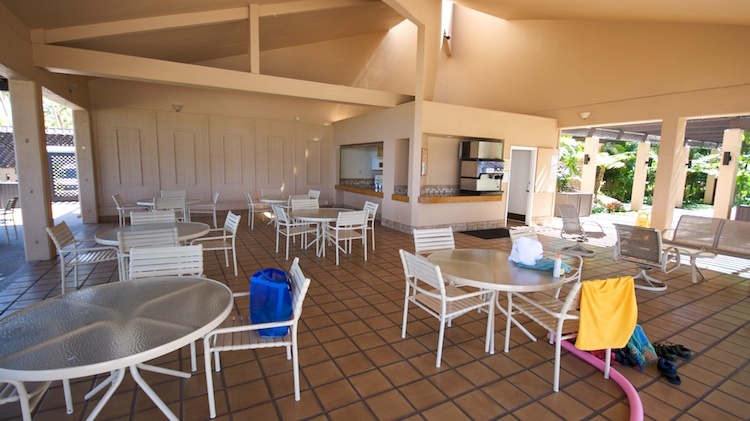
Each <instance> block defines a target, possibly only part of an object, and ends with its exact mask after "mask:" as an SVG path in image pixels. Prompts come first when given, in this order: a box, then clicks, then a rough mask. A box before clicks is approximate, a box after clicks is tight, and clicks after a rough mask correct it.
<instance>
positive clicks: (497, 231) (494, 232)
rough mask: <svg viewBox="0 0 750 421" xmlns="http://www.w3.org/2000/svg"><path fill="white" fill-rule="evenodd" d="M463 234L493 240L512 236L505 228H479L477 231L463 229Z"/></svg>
mask: <svg viewBox="0 0 750 421" xmlns="http://www.w3.org/2000/svg"><path fill="white" fill-rule="evenodd" d="M461 233H462V234H466V235H471V236H473V237H477V238H482V239H485V240H491V239H493V238H505V237H510V232H509V231H508V230H507V229H505V228H493V229H488V230H477V231H462V232H461Z"/></svg>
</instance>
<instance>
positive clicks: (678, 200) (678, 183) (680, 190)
mask: <svg viewBox="0 0 750 421" xmlns="http://www.w3.org/2000/svg"><path fill="white" fill-rule="evenodd" d="M678 159H679V161H678V163H681V164H682V165H678V166H677V170H678V171H677V179H676V180H675V184H674V188H675V189H676V191H675V193H676V196H675V199H674V207H676V208H681V207H682V204H683V202H684V199H685V184H686V183H687V164H688V162H690V148H688V147H687V146H683V147H682V148H681V151H680V157H679V158H678Z"/></svg>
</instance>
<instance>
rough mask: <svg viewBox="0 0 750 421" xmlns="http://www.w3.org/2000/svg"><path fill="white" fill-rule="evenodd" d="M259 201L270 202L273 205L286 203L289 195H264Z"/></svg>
mask: <svg viewBox="0 0 750 421" xmlns="http://www.w3.org/2000/svg"><path fill="white" fill-rule="evenodd" d="M258 200H259V201H261V202H263V203H270V204H272V205H286V204H287V202H288V201H289V196H287V195H280V196H263V197H261V198H260V199H258Z"/></svg>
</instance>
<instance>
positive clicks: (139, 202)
mask: <svg viewBox="0 0 750 421" xmlns="http://www.w3.org/2000/svg"><path fill="white" fill-rule="evenodd" d="M200 202H201V200H200V199H194V198H190V197H186V198H185V206H189V205H195V204H198V203H200ZM135 203H136V204H137V205H138V206H148V207H150V208H151V209H153V208H154V198H153V197H149V198H146V199H138V200H137V201H136V202H135Z"/></svg>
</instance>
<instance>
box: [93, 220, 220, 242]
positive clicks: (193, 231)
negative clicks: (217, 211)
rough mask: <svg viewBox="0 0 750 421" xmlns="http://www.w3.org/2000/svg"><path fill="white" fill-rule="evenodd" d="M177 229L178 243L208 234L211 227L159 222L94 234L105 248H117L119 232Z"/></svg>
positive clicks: (116, 228) (199, 223)
mask: <svg viewBox="0 0 750 421" xmlns="http://www.w3.org/2000/svg"><path fill="white" fill-rule="evenodd" d="M165 228H177V241H180V242H185V241H188V240H192V239H194V238H198V237H203V236H204V235H206V234H208V232H209V230H210V229H211V227H209V226H208V225H207V224H204V223H202V222H159V223H156V224H143V225H127V226H124V227H114V228H111V229H108V230H102V231H99V232H97V233H96V234H94V240H95V241H96V242H97V243H99V244H102V245H105V246H117V245H119V244H120V242H119V241H118V239H117V233H118V232H126V231H127V232H134V231H148V230H155V229H165Z"/></svg>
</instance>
